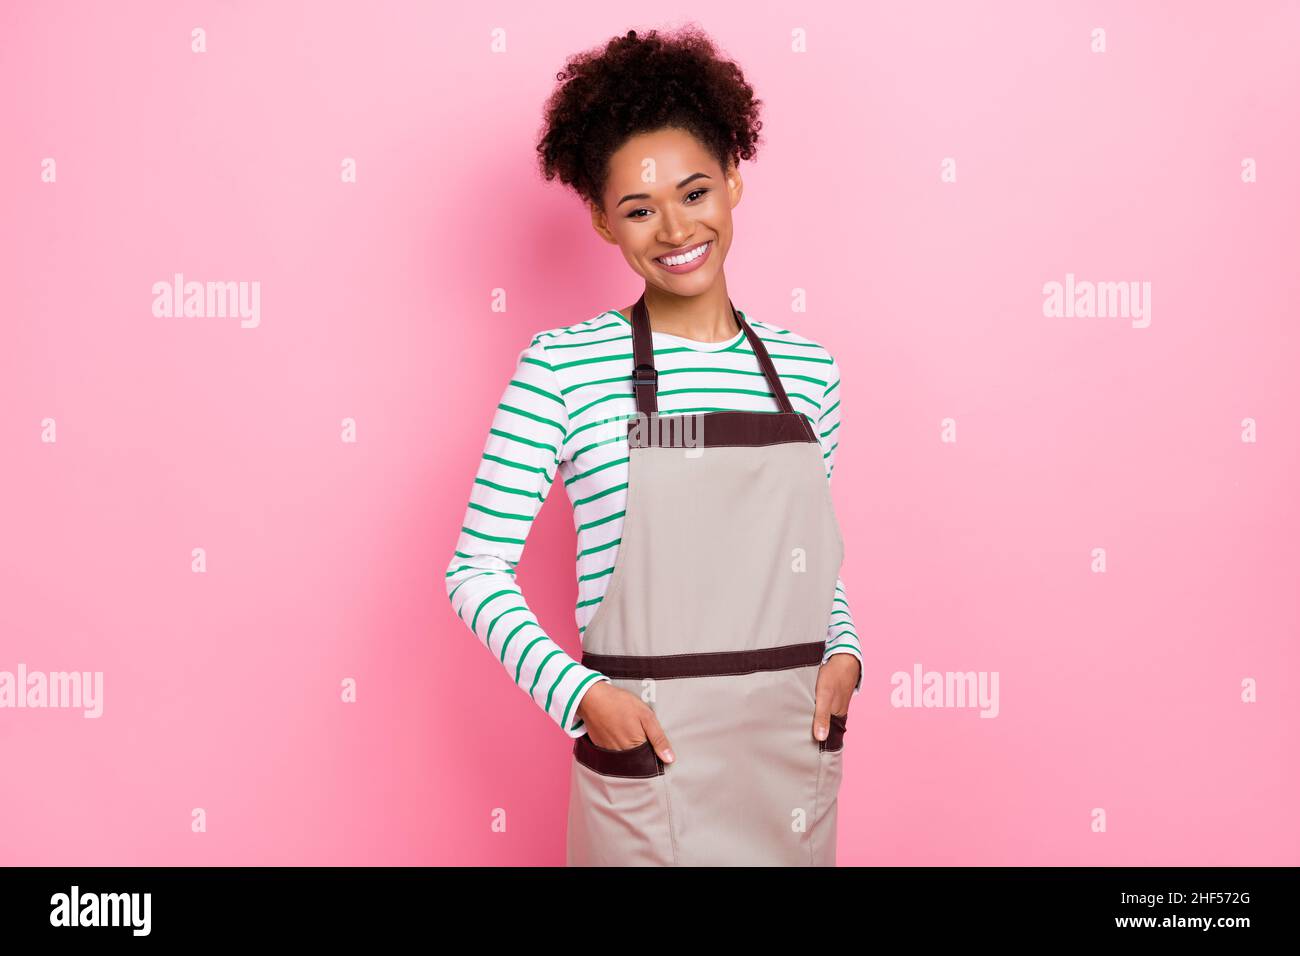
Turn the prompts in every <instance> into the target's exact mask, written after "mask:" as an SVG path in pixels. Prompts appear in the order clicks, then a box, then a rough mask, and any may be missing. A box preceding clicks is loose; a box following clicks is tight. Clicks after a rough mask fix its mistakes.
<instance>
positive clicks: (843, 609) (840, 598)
mask: <svg viewBox="0 0 1300 956" xmlns="http://www.w3.org/2000/svg"><path fill="white" fill-rule="evenodd" d="M817 435H818V438H819V440H820V441H821V444H822V457H823V458H825V459H826V481H827V483H828V484H829V483H830V480H831V474H832V472H834V470H835V452H836V450H837V449H838V448H839V447H840V367H839V363H837V362H836V361H835V359H834V358H832V359H831V364H830V367H829V371H828V373H827V377H826V390H825V392H824V393H823V395H822V402H821V413H820V417H819V418H818V419H817ZM836 654H852V655H853V656H854V657H856V658H857V659H858V682H857V684H856V685H855V686H854V688H853V694H854V696H857V695H858V694H860V693H861V692H862V673H863V670H864V669H865V668H864V666H863V663H862V648H861V646H860V645H859V639H858V635H857V633H856V629H855V628H854V625H853V610H852V609H851V608H850V607H849V598H848V594H847V593H846V592H845V590H844V582H843V580H841V579H839V578H836V579H835V601H834V603H833V604H832V606H831V619H830V623H829V624H828V625H827V627H826V654H825V656H823V658H822V663H823V664H824V663H826V661H828V660H830V659H831V657H833V656H834V655H836Z"/></svg>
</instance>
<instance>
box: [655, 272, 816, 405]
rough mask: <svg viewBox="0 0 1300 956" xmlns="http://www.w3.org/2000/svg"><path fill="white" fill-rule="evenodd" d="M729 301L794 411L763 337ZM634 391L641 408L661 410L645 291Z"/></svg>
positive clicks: (776, 390)
mask: <svg viewBox="0 0 1300 956" xmlns="http://www.w3.org/2000/svg"><path fill="white" fill-rule="evenodd" d="M727 304H728V305H731V314H732V315H733V316H735V318H736V324H737V325H739V326H740V329H741V331H742V332H744V333H745V338H746V339H748V340H749V347H750V348H752V349H753V350H754V355H755V357H756V358H757V359H758V365H759V368H761V369H762V370H763V375H764V377H765V378H766V379H767V384H768V386H769V387H770V388H771V389H772V394H773V395H774V396H775V397H776V404H777V405H778V406H779V407H780V409H781V411H783V412H793V411H794V406H793V405H791V404H790V397H789V396H788V395H786V393H785V387H784V386H782V384H781V376H780V375H778V374H777V372H776V366H775V365H773V364H772V357H771V356H770V355H768V354H767V347H766V346H765V345H763V340H762V339H760V338H759V337H758V334H757V333H755V332H754V330H753V329H751V328H750V327H749V323H748V322H746V321H745V319H744V318H743V317H742V316H741V314H740V312H739V311H738V310H737V309H736V307H735V306H734V305H732V304H731V300H730V299H728V300H727ZM632 391H633V392H635V393H636V408H637V411H639V412H641V413H642V414H644V415H657V414H658V413H659V398H658V394H659V371H658V369H656V368H655V354H654V339H653V338H652V337H651V335H650V313H649V311H647V309H646V307H645V293H644V292H642V293H641V298H639V299H637V300H636V305H634V306H632Z"/></svg>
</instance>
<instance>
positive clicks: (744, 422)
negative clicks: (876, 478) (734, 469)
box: [627, 411, 817, 448]
mask: <svg viewBox="0 0 1300 956" xmlns="http://www.w3.org/2000/svg"><path fill="white" fill-rule="evenodd" d="M685 419H694V421H691V422H687V421H685ZM688 426H689V427H688ZM686 439H689V440H690V443H691V447H696V448H720V447H722V446H725V445H739V446H744V447H749V448H752V447H755V446H758V445H781V444H785V443H786V442H815V441H817V436H816V435H814V434H813V430H812V425H811V424H810V423H809V422H808V419H807V418H805V417H804V416H803V415H801V414H799V413H798V412H741V411H725V412H695V413H693V414H687V415H660V414H659V413H658V412H655V413H654V414H653V415H650V416H647V417H645V418H639V417H638V416H635V415H634V416H633V417H632V418H629V419H628V422H627V444H628V447H629V448H656V447H660V446H661V445H662V447H665V448H685V447H687V445H686Z"/></svg>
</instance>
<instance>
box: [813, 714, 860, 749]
mask: <svg viewBox="0 0 1300 956" xmlns="http://www.w3.org/2000/svg"><path fill="white" fill-rule="evenodd" d="M848 729H849V715H848V714H831V727H830V733H828V734H827V735H826V739H825V740H822V741H819V743H820V745H821V746H820V747H818V748H817V749H818V750H843V749H844V732H845V731H846V730H848ZM855 746H856V745H855Z"/></svg>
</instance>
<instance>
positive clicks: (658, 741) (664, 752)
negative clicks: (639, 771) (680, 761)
mask: <svg viewBox="0 0 1300 956" xmlns="http://www.w3.org/2000/svg"><path fill="white" fill-rule="evenodd" d="M641 729H642V730H644V731H645V735H646V739H647V740H649V741H650V745H651V746H652V747H654V749H655V753H657V754H658V755H659V757H660V759H661V760H663V762H664V763H672V762H673V760H674V759H676V758H674V757H673V751H672V748H671V747H670V746H669V745H668V735H667V734H665V733H664V729H663V727H661V726H660V725H659V718H658V717H656V716H655V712H654V711H653V710H652V711H649V712H648V713H647V714H646V715H645V716H644V717H642V718H641Z"/></svg>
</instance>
